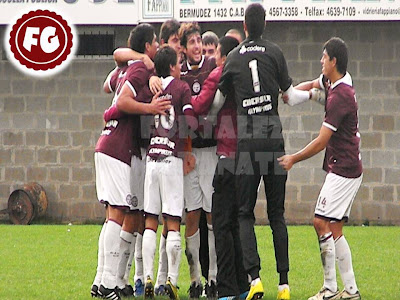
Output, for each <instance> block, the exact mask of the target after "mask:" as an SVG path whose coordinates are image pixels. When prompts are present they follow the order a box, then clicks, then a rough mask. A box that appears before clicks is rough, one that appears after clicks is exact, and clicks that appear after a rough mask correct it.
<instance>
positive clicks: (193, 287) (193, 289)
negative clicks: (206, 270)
mask: <svg viewBox="0 0 400 300" xmlns="http://www.w3.org/2000/svg"><path fill="white" fill-rule="evenodd" d="M188 292H189V299H199V298H200V296H201V293H202V292H203V287H202V285H201V283H197V282H196V281H193V282H192V283H191V284H190V287H189V290H188Z"/></svg>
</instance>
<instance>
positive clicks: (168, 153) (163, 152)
mask: <svg viewBox="0 0 400 300" xmlns="http://www.w3.org/2000/svg"><path fill="white" fill-rule="evenodd" d="M149 154H161V155H164V156H172V155H173V153H172V151H171V150H167V149H160V148H151V149H150V150H149Z"/></svg>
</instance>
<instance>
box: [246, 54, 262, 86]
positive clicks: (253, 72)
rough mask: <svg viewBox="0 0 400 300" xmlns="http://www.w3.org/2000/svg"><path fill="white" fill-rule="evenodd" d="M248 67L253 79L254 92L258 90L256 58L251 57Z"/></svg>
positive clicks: (258, 80)
mask: <svg viewBox="0 0 400 300" xmlns="http://www.w3.org/2000/svg"><path fill="white" fill-rule="evenodd" d="M249 68H250V70H251V78H252V79H253V89H254V92H256V93H258V92H260V79H259V78H258V67H257V60H256V59H253V60H251V61H249Z"/></svg>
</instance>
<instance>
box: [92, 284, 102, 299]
mask: <svg viewBox="0 0 400 300" xmlns="http://www.w3.org/2000/svg"><path fill="white" fill-rule="evenodd" d="M90 295H91V296H92V298H97V297H100V295H99V287H98V286H97V285H95V284H94V285H92V289H91V290H90Z"/></svg>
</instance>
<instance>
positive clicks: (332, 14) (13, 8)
mask: <svg viewBox="0 0 400 300" xmlns="http://www.w3.org/2000/svg"><path fill="white" fill-rule="evenodd" d="M253 2H259V3H261V4H262V5H264V7H265V9H266V12H267V20H268V21H399V20H400V0H0V24H9V23H10V22H11V21H12V20H13V17H14V16H15V15H18V12H19V10H22V9H24V10H26V9H27V8H29V9H32V10H36V9H49V10H51V9H54V10H57V11H60V12H64V13H65V15H66V16H67V17H68V18H69V19H70V20H71V21H72V22H73V24H76V25H79V24H82V25H106V24H109V25H120V24H121V25H122V24H123V25H134V24H137V23H138V22H139V21H141V22H163V21H165V20H167V19H170V18H172V17H174V18H176V19H177V20H179V21H182V22H183V21H199V22H218V21H243V19H244V12H245V9H246V7H247V6H248V5H249V4H250V3H253Z"/></svg>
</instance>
